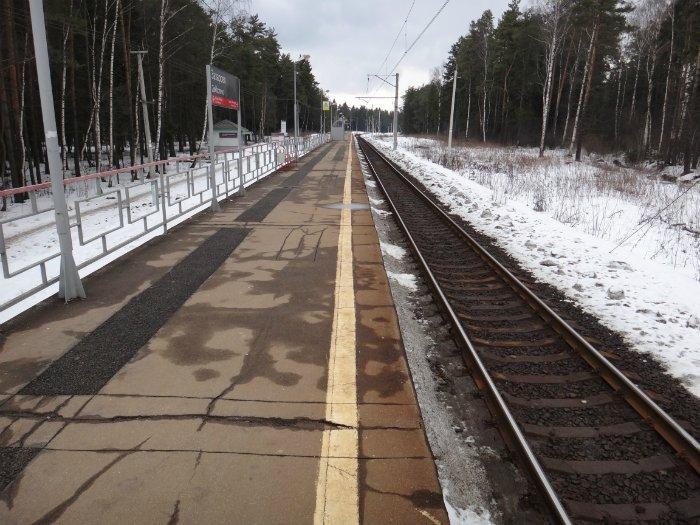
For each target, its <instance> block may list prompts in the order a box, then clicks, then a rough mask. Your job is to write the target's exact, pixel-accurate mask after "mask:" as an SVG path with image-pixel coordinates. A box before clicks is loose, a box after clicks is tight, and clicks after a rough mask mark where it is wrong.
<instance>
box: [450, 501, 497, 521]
mask: <svg viewBox="0 0 700 525" xmlns="http://www.w3.org/2000/svg"><path fill="white" fill-rule="evenodd" d="M443 501H444V502H445V509H446V510H447V515H448V516H449V518H450V525H491V524H492V523H493V521H491V513H490V512H489V511H488V510H486V509H480V508H477V507H473V508H466V509H460V508H458V507H455V506H453V505H452V504H451V503H450V499H449V495H448V494H443Z"/></svg>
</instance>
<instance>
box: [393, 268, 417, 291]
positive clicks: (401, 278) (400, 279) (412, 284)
mask: <svg viewBox="0 0 700 525" xmlns="http://www.w3.org/2000/svg"><path fill="white" fill-rule="evenodd" d="M386 275H387V277H389V279H391V280H392V281H396V282H397V283H399V284H400V285H401V286H403V287H404V288H408V289H409V290H411V291H412V292H415V291H417V290H418V284H417V283H416V276H415V275H413V274H412V273H394V272H390V271H387V272H386Z"/></svg>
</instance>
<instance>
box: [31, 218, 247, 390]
mask: <svg viewBox="0 0 700 525" xmlns="http://www.w3.org/2000/svg"><path fill="white" fill-rule="evenodd" d="M249 231H250V230H249V229H246V228H222V229H220V230H218V231H217V232H216V233H214V234H213V235H212V236H211V237H209V238H208V239H206V240H205V241H204V242H203V243H202V244H201V245H200V246H199V247H198V248H196V249H195V250H194V251H193V252H192V253H190V254H189V255H188V256H187V257H185V258H184V259H183V260H182V261H180V262H179V263H178V264H176V265H175V266H174V267H173V268H172V269H171V270H170V271H169V272H168V273H166V274H165V275H164V276H163V277H161V278H160V279H158V281H156V282H155V283H153V284H152V285H151V286H150V287H149V288H147V289H146V290H144V291H143V292H141V293H140V294H139V295H137V296H136V297H134V298H133V299H131V300H130V301H129V302H128V303H127V304H126V305H124V307H122V308H121V309H120V310H119V311H118V312H116V313H115V314H114V315H112V317H110V318H109V319H107V320H106V321H105V322H104V323H102V324H101V325H100V326H98V327H97V328H96V329H95V330H93V331H92V332H90V333H89V334H88V335H87V336H85V337H84V338H83V339H82V340H81V341H80V342H79V343H78V344H76V345H75V346H74V347H73V348H71V349H70V350H68V352H66V353H65V354H64V355H62V356H61V357H60V358H59V359H57V360H56V361H54V362H53V363H52V364H51V365H50V366H49V367H48V368H47V369H46V370H44V372H42V373H41V374H40V375H39V376H38V377H36V378H35V379H34V380H33V381H32V382H31V383H29V384H27V385H26V386H25V387H24V388H22V389H21V390H20V391H19V394H25V395H93V394H97V393H98V392H99V391H100V390H101V389H102V387H104V386H105V384H107V382H108V381H109V380H110V379H111V378H112V377H114V375H115V374H116V373H117V372H118V371H119V370H120V369H121V368H122V367H123V366H124V365H125V364H126V363H128V362H129V360H130V359H131V358H132V357H133V356H134V355H135V354H136V352H138V350H139V349H140V348H141V347H142V346H144V345H145V344H146V343H147V342H148V341H149V340H150V339H151V337H153V336H154V335H155V333H156V332H157V331H158V330H159V329H160V328H161V327H162V326H163V325H164V324H165V323H166V322H167V321H168V319H170V317H171V316H172V315H173V314H174V313H175V312H176V311H177V310H178V309H179V308H180V307H181V306H182V305H183V304H184V303H185V301H186V300H187V299H188V298H189V297H190V296H191V295H192V294H193V293H194V292H195V291H196V290H197V289H198V288H199V287H200V286H201V285H202V284H203V283H204V281H206V280H207V279H208V278H209V276H210V275H211V274H212V273H214V272H215V271H216V269H217V268H219V267H220V266H221V265H222V264H223V263H224V261H225V260H226V259H227V258H228V257H229V255H231V253H232V252H233V250H235V249H236V247H238V245H240V244H241V242H243V239H245V237H246V235H247V234H248V232H249Z"/></svg>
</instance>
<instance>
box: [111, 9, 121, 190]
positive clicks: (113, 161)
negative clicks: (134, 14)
mask: <svg viewBox="0 0 700 525" xmlns="http://www.w3.org/2000/svg"><path fill="white" fill-rule="evenodd" d="M118 14H119V0H117V3H116V7H115V12H114V23H113V24H112V47H111V49H110V53H109V164H110V166H113V167H115V168H118V167H119V161H118V160H117V159H115V158H114V44H115V41H116V39H117V20H118V18H119V17H118ZM109 183H110V185H111V184H112V177H110V178H109ZM117 183H119V180H117Z"/></svg>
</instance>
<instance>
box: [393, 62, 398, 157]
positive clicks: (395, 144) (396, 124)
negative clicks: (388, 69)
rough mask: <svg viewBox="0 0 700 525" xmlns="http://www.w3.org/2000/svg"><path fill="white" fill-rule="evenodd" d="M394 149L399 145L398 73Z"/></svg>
mask: <svg viewBox="0 0 700 525" xmlns="http://www.w3.org/2000/svg"><path fill="white" fill-rule="evenodd" d="M393 126H394V151H396V148H398V147H399V135H398V133H399V74H398V73H396V95H395V97H394V124H393Z"/></svg>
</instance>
